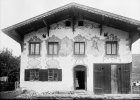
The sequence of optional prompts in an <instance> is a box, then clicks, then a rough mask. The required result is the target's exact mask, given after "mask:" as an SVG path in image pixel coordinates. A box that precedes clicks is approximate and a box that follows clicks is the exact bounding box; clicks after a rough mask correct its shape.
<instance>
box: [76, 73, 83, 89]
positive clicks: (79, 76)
mask: <svg viewBox="0 0 140 100" xmlns="http://www.w3.org/2000/svg"><path fill="white" fill-rule="evenodd" d="M75 74H76V77H75V82H76V83H75V84H76V90H80V89H85V71H76V73H75Z"/></svg>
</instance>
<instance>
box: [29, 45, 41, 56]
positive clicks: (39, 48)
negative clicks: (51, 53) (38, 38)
mask: <svg viewBox="0 0 140 100" xmlns="http://www.w3.org/2000/svg"><path fill="white" fill-rule="evenodd" d="M32 44H33V45H34V53H33V54H32V53H31V45H32ZM36 44H39V53H38V54H36ZM40 51H41V43H40V42H29V55H40Z"/></svg>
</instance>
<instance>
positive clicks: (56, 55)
mask: <svg viewBox="0 0 140 100" xmlns="http://www.w3.org/2000/svg"><path fill="white" fill-rule="evenodd" d="M47 57H59V55H49V54H47Z"/></svg>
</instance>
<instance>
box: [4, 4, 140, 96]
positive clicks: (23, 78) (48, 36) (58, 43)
mask: <svg viewBox="0 0 140 100" xmlns="http://www.w3.org/2000/svg"><path fill="white" fill-rule="evenodd" d="M3 32H4V33H5V34H7V35H8V36H10V37H11V38H13V39H14V40H16V41H17V42H18V43H20V44H21V52H22V53H21V68H20V87H21V88H28V89H33V90H36V91H75V90H85V91H91V92H93V93H95V94H99V93H103V94H113V93H115V94H117V93H130V92H131V85H130V82H131V69H132V55H131V46H132V43H134V42H135V41H136V40H137V39H138V38H139V37H140V22H139V21H136V20H133V19H130V18H126V17H123V16H119V15H116V14H112V13H109V12H106V11H102V10H98V9H95V8H91V7H87V6H84V5H80V4H76V3H70V4H68V5H65V6H62V7H60V8H57V9H54V10H51V11H49V12H46V13H43V14H41V15H39V16H36V17H33V18H31V19H28V20H25V21H23V22H20V23H18V24H15V25H12V26H10V27H7V28H5V29H3Z"/></svg>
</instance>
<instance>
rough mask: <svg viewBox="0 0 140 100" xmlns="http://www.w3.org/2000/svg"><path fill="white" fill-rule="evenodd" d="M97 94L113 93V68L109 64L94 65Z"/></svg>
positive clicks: (95, 90)
mask: <svg viewBox="0 0 140 100" xmlns="http://www.w3.org/2000/svg"><path fill="white" fill-rule="evenodd" d="M94 92H95V94H102V93H104V94H107V93H111V67H110V65H109V64H95V65H94Z"/></svg>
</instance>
